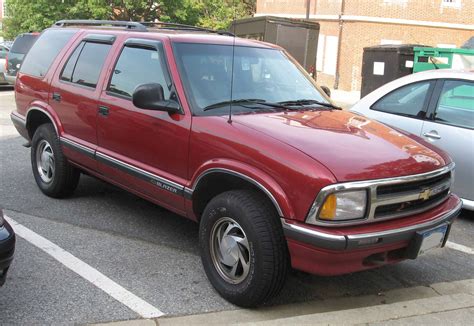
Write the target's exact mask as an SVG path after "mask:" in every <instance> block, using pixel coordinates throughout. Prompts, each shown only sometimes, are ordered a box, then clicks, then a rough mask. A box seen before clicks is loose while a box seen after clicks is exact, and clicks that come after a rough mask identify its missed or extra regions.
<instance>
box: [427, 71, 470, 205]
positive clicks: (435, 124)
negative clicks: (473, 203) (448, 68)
mask: <svg viewBox="0 0 474 326" xmlns="http://www.w3.org/2000/svg"><path fill="white" fill-rule="evenodd" d="M440 89H441V92H440V93H439V99H438V101H434V103H436V104H434V105H433V108H432V109H431V110H430V111H431V112H430V119H429V120H426V121H425V124H424V126H423V131H422V136H423V138H424V139H426V140H427V141H429V142H430V143H433V144H434V145H436V146H439V147H440V148H442V149H443V150H445V151H446V152H448V154H449V155H450V156H451V158H452V159H453V161H454V162H455V163H456V170H455V171H456V175H455V179H454V187H453V193H455V194H457V195H458V196H460V197H461V198H464V199H468V200H474V173H473V171H474V82H473V81H468V80H454V79H448V80H445V81H444V82H443V85H442V87H441V88H440Z"/></svg>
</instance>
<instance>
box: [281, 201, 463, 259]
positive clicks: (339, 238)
mask: <svg viewBox="0 0 474 326" xmlns="http://www.w3.org/2000/svg"><path fill="white" fill-rule="evenodd" d="M461 207H462V202H461V201H459V203H458V204H457V205H456V207H455V208H454V209H452V210H451V211H449V212H447V213H445V214H443V215H442V216H440V217H439V218H437V219H435V220H431V221H427V222H424V223H420V224H416V225H410V226H406V227H402V228H398V229H392V230H386V231H381V232H372V233H362V234H349V235H334V234H329V233H325V232H321V231H316V230H312V229H310V228H307V227H304V226H301V225H295V224H291V223H288V222H286V221H285V220H284V219H281V223H282V226H283V231H284V234H285V237H287V238H288V239H292V240H296V241H299V242H303V243H307V244H310V245H313V246H315V247H317V248H323V249H330V250H339V251H341V250H349V249H359V248H366V247H369V246H373V245H384V244H389V243H394V242H398V241H405V240H410V239H411V238H412V237H413V235H414V234H415V232H417V231H420V230H423V229H428V228H431V227H434V226H437V225H439V224H442V223H451V222H452V220H453V219H454V218H455V217H456V216H458V215H459V213H460V211H461Z"/></svg>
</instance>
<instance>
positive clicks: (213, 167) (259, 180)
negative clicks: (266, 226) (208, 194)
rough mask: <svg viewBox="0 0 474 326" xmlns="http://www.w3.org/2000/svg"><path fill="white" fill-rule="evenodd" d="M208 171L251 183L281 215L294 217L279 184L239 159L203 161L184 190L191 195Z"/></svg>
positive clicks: (292, 210)
mask: <svg viewBox="0 0 474 326" xmlns="http://www.w3.org/2000/svg"><path fill="white" fill-rule="evenodd" d="M210 173H229V174H232V175H234V176H237V177H239V178H242V179H244V180H246V181H248V182H250V183H252V184H253V185H255V186H256V187H257V188H259V189H260V190H262V191H263V192H264V193H265V194H266V195H267V196H268V198H269V199H270V200H271V201H272V203H273V205H274V206H275V209H276V210H277V212H278V214H279V215H280V216H281V217H286V218H294V217H295V212H294V209H293V207H292V206H291V204H290V201H289V199H288V197H287V195H286V193H285V192H284V191H283V189H282V188H281V187H280V185H279V184H278V183H277V182H276V181H275V180H274V179H273V178H272V177H271V176H270V175H268V174H266V173H265V172H262V171H260V170H259V169H257V168H255V167H253V166H250V165H248V164H245V163H242V162H239V161H234V160H229V159H224V158H221V159H213V160H211V161H208V162H205V163H204V164H202V165H201V166H200V167H199V168H198V169H196V171H195V172H194V174H193V176H192V178H191V181H190V183H189V185H188V187H186V188H185V192H186V193H187V194H189V195H192V192H193V191H194V189H196V187H197V185H198V184H199V181H200V180H202V178H203V177H204V176H206V175H209V174H210Z"/></svg>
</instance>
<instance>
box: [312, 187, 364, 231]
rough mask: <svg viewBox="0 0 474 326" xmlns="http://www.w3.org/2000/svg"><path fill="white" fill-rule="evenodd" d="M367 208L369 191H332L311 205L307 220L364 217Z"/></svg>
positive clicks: (341, 219)
mask: <svg viewBox="0 0 474 326" xmlns="http://www.w3.org/2000/svg"><path fill="white" fill-rule="evenodd" d="M366 208H367V191H366V190H354V191H343V192H335V193H331V194H329V195H327V196H326V198H324V200H323V201H322V202H320V203H317V202H315V204H313V207H311V210H310V214H309V215H308V218H307V220H306V222H308V223H311V224H315V223H316V222H317V221H320V222H326V221H328V222H330V221H335V222H337V221H345V220H354V219H358V218H364V217H365V212H366Z"/></svg>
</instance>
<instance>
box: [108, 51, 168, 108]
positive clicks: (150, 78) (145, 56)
mask: <svg viewBox="0 0 474 326" xmlns="http://www.w3.org/2000/svg"><path fill="white" fill-rule="evenodd" d="M161 55H162V54H161V53H160V52H158V51H156V50H152V49H145V48H134V47H127V46H125V47H124V48H123V50H122V53H121V54H120V57H119V59H118V61H117V64H116V65H115V68H114V71H113V74H112V78H111V79H110V84H109V87H108V89H107V90H108V92H110V93H115V94H117V95H122V96H126V97H132V94H133V91H134V89H135V87H137V86H138V85H140V84H146V83H159V84H161V86H163V91H164V95H165V99H170V89H169V87H168V86H169V85H167V82H166V78H165V75H164V72H163V67H162V62H163V61H162V60H161V59H162V58H160V56H161Z"/></svg>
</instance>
